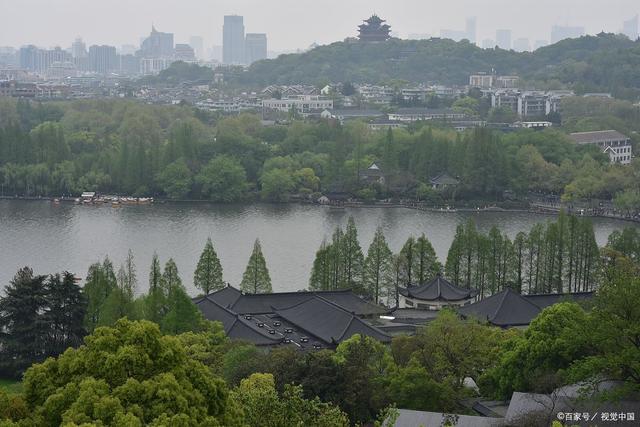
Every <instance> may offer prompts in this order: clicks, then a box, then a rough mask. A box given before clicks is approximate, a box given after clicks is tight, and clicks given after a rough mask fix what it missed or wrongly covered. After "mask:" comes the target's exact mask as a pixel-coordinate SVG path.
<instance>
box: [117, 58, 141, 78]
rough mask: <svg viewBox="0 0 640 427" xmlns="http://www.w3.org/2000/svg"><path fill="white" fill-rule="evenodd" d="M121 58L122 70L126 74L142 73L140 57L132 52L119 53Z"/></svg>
mask: <svg viewBox="0 0 640 427" xmlns="http://www.w3.org/2000/svg"><path fill="white" fill-rule="evenodd" d="M118 59H119V60H120V72H121V73H122V74H125V75H129V76H130V75H135V74H138V73H140V58H139V57H137V56H135V55H132V54H130V53H127V54H124V55H118Z"/></svg>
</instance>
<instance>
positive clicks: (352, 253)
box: [341, 216, 364, 292]
mask: <svg viewBox="0 0 640 427" xmlns="http://www.w3.org/2000/svg"><path fill="white" fill-rule="evenodd" d="M341 256H342V260H341V261H342V262H343V263H344V283H345V286H346V287H347V288H349V289H353V290H354V291H355V292H361V291H362V272H363V266H364V255H363V254H362V249H361V248H360V242H359V241H358V229H357V228H356V224H355V221H354V219H353V217H351V216H350V217H349V219H348V220H347V228H346V229H345V233H344V237H343V239H342V251H341Z"/></svg>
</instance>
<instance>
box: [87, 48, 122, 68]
mask: <svg viewBox="0 0 640 427" xmlns="http://www.w3.org/2000/svg"><path fill="white" fill-rule="evenodd" d="M119 68H120V64H119V61H118V57H117V55H116V47H115V46H107V45H102V46H98V45H93V46H91V47H89V69H90V70H91V71H94V72H96V73H99V74H107V73H110V72H113V71H118V69H119Z"/></svg>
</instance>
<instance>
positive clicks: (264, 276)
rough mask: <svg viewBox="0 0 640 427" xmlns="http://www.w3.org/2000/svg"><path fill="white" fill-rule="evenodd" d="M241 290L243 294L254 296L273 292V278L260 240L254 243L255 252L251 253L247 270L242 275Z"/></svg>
mask: <svg viewBox="0 0 640 427" xmlns="http://www.w3.org/2000/svg"><path fill="white" fill-rule="evenodd" d="M240 289H241V290H242V291H243V292H249V293H254V294H258V293H260V294H262V293H270V292H272V289H271V277H270V276H269V270H268V269H267V262H266V261H265V259H264V255H263V254H262V246H261V245H260V240H259V239H256V241H255V242H254V243H253V252H251V256H250V257H249V262H248V264H247V268H246V270H245V271H244V274H243V275H242V282H241V283H240Z"/></svg>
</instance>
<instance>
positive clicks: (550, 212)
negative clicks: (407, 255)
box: [0, 196, 640, 224]
mask: <svg viewBox="0 0 640 427" xmlns="http://www.w3.org/2000/svg"><path fill="white" fill-rule="evenodd" d="M76 199H77V197H53V196H38V197H36V196H24V197H23V196H18V197H16V196H0V200H18V201H48V202H53V201H54V200H58V201H59V203H75V202H76ZM238 203H242V202H238ZM246 203H248V204H254V203H264V204H271V205H278V204H279V205H313V206H317V207H323V208H329V209H336V210H339V209H347V208H352V209H362V208H364V209H389V208H404V209H412V210H418V211H424V212H439V213H458V212H463V213H474V212H476V213H487V212H488V213H491V212H495V213H531V214H536V215H545V216H556V215H558V213H560V210H561V209H560V208H555V207H540V206H539V207H537V208H535V207H531V208H529V209H523V208H513V209H510V208H500V207H496V206H489V207H484V208H479V207H478V208H468V207H462V208H436V207H426V206H418V205H412V204H403V203H358V202H351V203H343V204H339V205H335V204H321V203H312V202H308V201H301V200H293V201H288V202H281V203H273V202H263V201H259V202H256V201H251V202H246ZM153 204H160V205H170V204H175V205H179V204H202V205H204V204H210V205H229V204H230V203H216V202H212V201H210V200H200V199H184V200H175V199H155V201H154V203H152V204H140V205H138V204H134V205H131V206H152V205H153ZM90 205H91V206H93V205H92V204H90ZM123 207H126V205H125V206H123ZM576 215H578V216H586V217H589V218H604V219H614V220H620V221H624V222H631V223H634V224H640V218H633V217H623V216H616V215H601V214H595V215H594V214H589V213H586V214H579V213H577V212H576Z"/></svg>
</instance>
